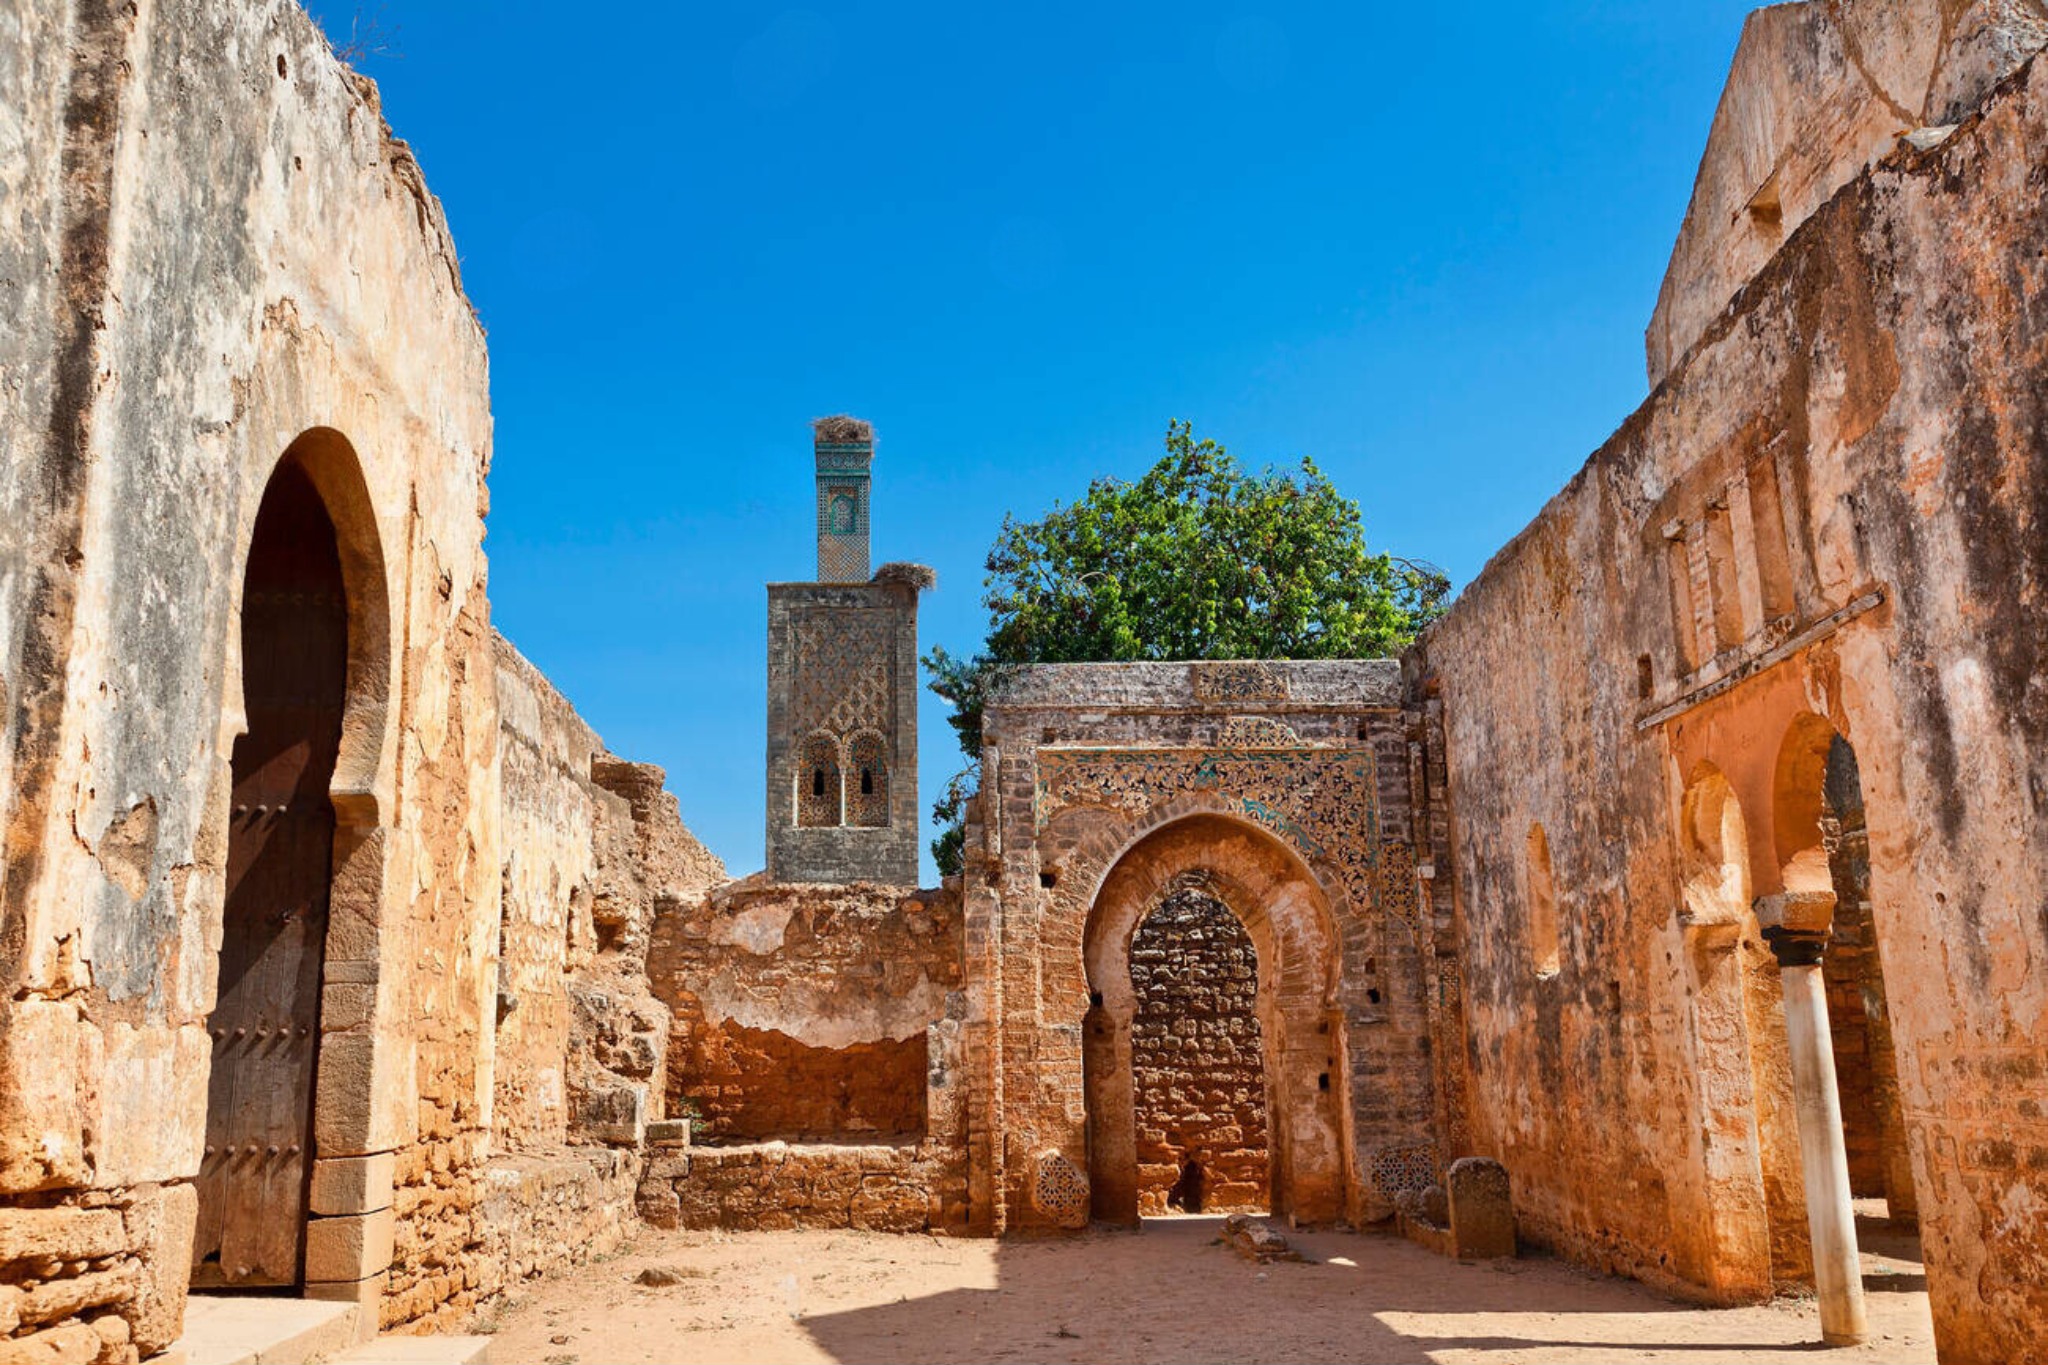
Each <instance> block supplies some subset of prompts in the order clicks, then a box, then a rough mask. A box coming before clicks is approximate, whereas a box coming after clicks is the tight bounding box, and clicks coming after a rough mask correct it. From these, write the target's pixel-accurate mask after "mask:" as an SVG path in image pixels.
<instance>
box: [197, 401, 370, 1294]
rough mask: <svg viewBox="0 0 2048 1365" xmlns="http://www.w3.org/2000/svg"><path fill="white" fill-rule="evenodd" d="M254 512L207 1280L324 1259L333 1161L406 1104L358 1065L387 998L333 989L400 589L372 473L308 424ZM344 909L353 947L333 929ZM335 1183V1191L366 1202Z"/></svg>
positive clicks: (237, 672)
mask: <svg viewBox="0 0 2048 1365" xmlns="http://www.w3.org/2000/svg"><path fill="white" fill-rule="evenodd" d="M245 525H246V526H247V528H248V532H247V536H246V539H245V540H244V541H243V544H244V546H245V547H246V552H245V555H244V557H243V561H242V571H241V575H240V598H239V603H238V606H239V610H238V613H237V617H238V621H239V628H238V630H237V631H236V635H235V637H234V640H233V643H232V645H231V647H230V650H229V666H228V668H227V670H226V679H225V693H224V696H223V699H222V704H223V707H224V710H225V712H226V715H225V720H224V725H223V735H224V741H225V740H226V739H227V738H228V737H232V751H231V754H230V757H229V762H228V765H227V767H228V772H227V774H226V777H227V781H226V783H225V784H224V786H223V787H220V788H216V795H215V797H214V798H213V800H214V801H215V802H216V803H218V804H217V806H216V809H217V810H219V818H218V824H219V826H220V827H222V828H224V829H225V830H226V832H227V837H226V866H225V869H224V873H225V876H224V896H223V909H222V942H221V950H220V954H219V958H218V976H217V980H216V990H215V1004H214V1008H213V1010H212V1012H211V1013H210V1015H209V1018H208V1028H209V1032H210V1035H211V1040H212V1044H213V1058H212V1064H211V1072H210V1078H209V1085H208V1104H207V1129H206V1142H205V1145H204V1147H203V1150H202V1157H201V1165H200V1170H199V1172H198V1178H197V1181H196V1185H197V1189H198V1194H199V1213H198V1220H197V1225H196V1228H195V1232H194V1243H193V1251H192V1263H193V1275H192V1283H193V1284H194V1285H195V1286H202V1287H205V1286H210V1287H246V1288H273V1287H290V1286H295V1285H299V1284H301V1283H303V1282H304V1281H305V1279H306V1246H307V1241H308V1235H309V1234H308V1227H309V1223H310V1222H311V1221H312V1220H311V1217H310V1215H311V1212H312V1210H311V1199H310V1188H309V1187H310V1184H311V1181H312V1176H313V1172H314V1169H315V1165H316V1163H317V1162H318V1161H321V1160H327V1159H332V1158H336V1157H347V1156H354V1155H357V1154H361V1153H366V1152H369V1151H373V1150H378V1147H377V1145H376V1144H377V1141H378V1139H377V1136H376V1130H377V1129H378V1127H379V1124H378V1119H377V1115H378V1114H380V1113H384V1112H387V1111H388V1109H389V1102H388V1101H384V1100H383V1097H380V1095H379V1094H378V1093H377V1086H376V1076H375V1068H374V1067H372V1066H365V1065H354V1064H351V1063H352V1062H354V1061H355V1060H356V1059H357V1058H358V1057H360V1058H362V1059H363V1060H368V1059H369V1058H370V1057H372V1056H373V1055H374V1049H375V1046H376V1038H375V1036H374V1034H373V1032H372V1030H374V1028H375V1027H376V1018H377V1014H376V1011H375V1010H374V1009H372V1010H368V1011H361V1010H360V1009H359V1010H358V1012H359V1013H363V1014H365V1015H367V1018H364V1019H360V1020H355V1021H351V1022H350V1023H348V1024H345V1025H336V1024H333V1023H332V1022H331V1021H325V1020H323V1018H322V1005H323V1003H324V997H325V995H326V994H327V992H329V991H330V990H331V989H333V987H331V986H330V984H329V982H328V976H329V968H330V967H331V966H332V965H333V962H334V958H335V955H336V953H337V951H340V952H341V953H342V954H343V955H344V956H345V957H346V958H347V959H348V961H349V963H350V964H351V967H352V970H351V972H350V973H349V974H346V976H345V979H352V980H360V979H362V978H363V977H365V976H369V977H371V979H374V974H375V971H376V962H377V955H378V952H379V947H378V937H379V926H380V923H381V918H382V916H381V910H382V901H383V884H384V879H383V864H384V860H383V843H384V841H383V828H382V819H383V810H384V801H383V798H382V793H383V792H384V791H385V789H386V787H387V786H388V782H389V770H390V768H391V766H392V761H393V760H392V757H391V754H390V752H389V750H390V744H389V739H390V736H389V734H388V732H387V727H386V724H385V721H386V714H387V712H386V700H387V698H388V697H389V695H390V687H391V675H392V656H391V646H390V625H389V623H390V598H389V593H388V586H387V581H386V577H385V565H384V559H383V554H382V549H381V542H380V537H379V536H378V533H377V519H376V515H375V511H374V508H373V505H372V503H371V500H370V496H369V491H368V488H367V486H366V484H365V482H364V480H363V477H362V470H361V467H360V465H359V464H358V462H357V459H356V454H355V451H354V449H353V448H352V447H351V446H350V445H349V443H348V441H347V440H346V439H345V438H343V437H342V436H341V435H340V433H338V432H334V431H332V430H329V429H326V428H315V429H312V430H309V431H307V432H306V433H304V434H303V435H301V436H300V437H299V438H298V439H297V440H295V441H294V442H292V444H291V446H290V447H289V448H288V449H287V450H286V451H285V453H284V455H283V456H282V457H281V458H280V459H279V461H278V463H277V464H276V466H275V467H274V468H273V470H272V472H271V474H270V477H269V479H268V480H267V482H266V483H265V485H264V490H263V495H262V497H261V499H260V500H259V501H258V504H257V507H256V509H255V511H254V514H253V516H252V517H251V519H250V520H249V521H248V522H246V523H245ZM209 818H212V817H209ZM344 922H345V923H346V925H347V928H346V930H345V932H342V933H340V934H339V939H340V940H341V943H342V946H341V947H340V948H339V949H337V935H334V934H330V932H329V928H330V925H333V924H340V923H344ZM344 989H347V988H346V987H345V988H344ZM357 989H360V988H357ZM343 1052H349V1053H351V1054H352V1055H351V1056H348V1057H344V1056H342V1055H341V1054H342V1053H343ZM380 1101H381V1102H380ZM383 1145H384V1147H385V1148H388V1147H389V1146H390V1143H389V1141H388V1140H387V1141H385V1142H384V1144H383ZM376 1200H382V1201H383V1202H388V1192H385V1193H383V1194H381V1195H380V1194H379V1193H378V1192H377V1191H375V1190H365V1191H364V1193H363V1196H362V1199H361V1200H359V1201H358V1202H359V1203H361V1204H362V1209H361V1210H360V1211H361V1212H368V1211H370V1210H371V1209H373V1208H376V1207H381V1206H382V1205H381V1203H375V1202H370V1201H376ZM330 1202H331V1204H332V1205H333V1206H332V1207H326V1208H323V1209H322V1210H321V1212H323V1213H332V1214H344V1213H353V1212H357V1210H356V1209H354V1208H353V1207H346V1205H348V1201H347V1200H345V1199H340V1200H332V1201H330ZM372 1255H373V1251H372V1246H371V1244H369V1243H367V1242H365V1243H364V1245H363V1247H362V1256H361V1257H359V1259H361V1260H363V1261H364V1262H365V1263H364V1264H362V1265H361V1266H359V1267H355V1268H353V1273H352V1274H345V1275H344V1276H343V1277H342V1278H346V1279H349V1280H352V1281H353V1280H362V1279H365V1278H367V1277H369V1276H371V1275H374V1274H376V1273H378V1272H379V1271H381V1270H382V1269H383V1266H382V1265H372V1264H368V1263H367V1261H368V1260H369V1259H370V1258H371V1257H372Z"/></svg>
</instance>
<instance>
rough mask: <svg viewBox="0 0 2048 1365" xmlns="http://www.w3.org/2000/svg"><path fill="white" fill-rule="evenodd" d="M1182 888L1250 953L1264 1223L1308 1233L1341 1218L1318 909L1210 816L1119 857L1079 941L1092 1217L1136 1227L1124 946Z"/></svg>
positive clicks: (1332, 1030)
mask: <svg viewBox="0 0 2048 1365" xmlns="http://www.w3.org/2000/svg"><path fill="white" fill-rule="evenodd" d="M1193 887H1199V888H1200V889H1201V890H1202V891H1203V892H1204V894H1206V895H1207V896H1209V897H1211V898H1213V899H1214V900H1216V901H1219V902H1221V903H1222V905H1223V906H1225V907H1227V909H1228V911H1229V912H1231V913H1232V914H1233V915H1234V917H1235V918H1236V919H1237V921H1238V922H1239V923H1240V924H1241V926H1242V930H1243V932H1244V934H1245V936H1246V937H1248V938H1249V939H1250V941H1251V944H1252V946H1253V949H1254V954H1255V966H1254V972H1255V977H1256V991H1255V999H1256V1007H1255V1016H1256V1019H1257V1023H1258V1028H1259V1043H1260V1048H1261V1055H1262V1058H1263V1061H1264V1068H1263V1070H1264V1088H1265V1096H1264V1098H1265V1105H1264V1108H1265V1114H1266V1120H1267V1148H1268V1150H1267V1169H1268V1171H1269V1181H1268V1188H1269V1189H1270V1193H1271V1199H1270V1203H1271V1207H1272V1212H1273V1213H1275V1214H1276V1215H1281V1216H1289V1215H1291V1216H1292V1217H1294V1218H1296V1219H1298V1220H1299V1221H1302V1222H1305V1223H1320V1222H1329V1221H1333V1220H1335V1219H1337V1218H1340V1217H1342V1216H1344V1213H1345V1210H1346V1203H1347V1196H1348V1192H1349V1181H1350V1174H1349V1169H1348V1163H1347V1162H1346V1160H1345V1153H1346V1152H1347V1151H1348V1150H1349V1143H1348V1131H1347V1130H1348V1122H1349V1116H1350V1112H1351V1111H1350V1101H1349V1093H1350V1085H1349V1076H1348V1068H1347V1066H1346V1059H1345V1056H1344V1043H1343V1030H1342V1028H1341V1027H1340V1026H1339V1025H1338V1020H1339V1019H1340V1018H1341V1015H1340V1012H1339V1010H1338V1008H1337V1003H1336V988H1337V980H1338V961H1339V959H1338V954H1337V943H1336V935H1335V932H1334V928H1333V925H1332V920H1331V916H1330V911H1329V898H1328V896H1327V895H1326V894H1325V893H1324V891H1323V889H1322V887H1321V886H1320V884H1319V883H1318V882H1317V881H1316V879H1315V877H1314V876H1313V875H1312V874H1311V873H1310V872H1309V870H1308V868H1307V867H1306V866H1304V865H1303V863H1302V862H1301V861H1300V859H1299V858H1298V857H1297V856H1296V855H1295V854H1294V853H1293V852H1292V851H1291V850H1289V849H1288V848H1287V847H1286V846H1285V845H1284V844H1282V843H1281V842H1280V841H1279V840H1277V839H1276V838H1274V837H1273V835H1271V834H1270V833H1269V832H1267V831H1266V830H1264V829H1262V828H1259V827H1257V826H1254V825H1250V824H1247V823H1245V822H1242V821H1239V820H1236V819H1233V818H1231V817H1227V816H1221V815H1207V814H1204V815H1193V816H1188V817H1186V818H1183V819H1180V820H1176V821H1173V822H1171V823H1168V824H1166V825H1163V826H1161V827H1159V828H1157V829H1154V830H1152V831H1151V832H1149V833H1147V834H1145V835H1144V836H1143V837H1141V838H1139V839H1138V840H1137V841H1136V842H1135V843H1134V844H1133V845H1131V846H1130V847H1129V848H1128V849H1126V850H1125V851H1124V852H1123V854H1122V855H1121V856H1120V857H1119V858H1118V859H1117V860H1116V861H1115V863H1114V864H1113V865H1112V866H1111V868H1110V870H1109V872H1108V873H1107V874H1106V875H1105V876H1104V877H1103V879H1102V882H1101V885H1100V888H1099V889H1098V891H1097V892H1096V895H1095V897H1094V900H1093V903H1092V905H1091V907H1090V910H1089V913H1088V918H1087V923H1086V926H1085V928H1084V930H1083V938H1082V953H1083V959H1084V961H1083V965H1084V970H1085V973H1086V979H1087V985H1088V992H1089V1007H1088V1010H1087V1014H1086V1017H1085V1018H1084V1019H1083V1021H1082V1084H1083V1090H1084V1094H1085V1098H1086V1104H1087V1120H1088V1130H1087V1131H1088V1165H1089V1186H1090V1192H1091V1204H1092V1211H1093V1214H1094V1216H1095V1217H1096V1218H1098V1219H1102V1220H1104V1221H1109V1222H1118V1223H1135V1222H1136V1221H1137V1219H1138V1216H1139V1213H1140V1209H1141V1188H1142V1186H1141V1179H1140V1171H1139V1165H1140V1161H1139V1144H1138V1137H1139V1135H1138V1131H1137V1121H1136V1115H1137V1108H1136V1103H1137V1094H1136V1090H1137V1086H1136V1080H1135V1057H1134V1025H1135V1023H1136V1020H1137V1014H1138V1004H1139V1002H1138V997H1137V992H1136V991H1135V989H1134V987H1133V979H1132V953H1133V942H1134V940H1135V939H1136V938H1137V935H1138V932H1139V929H1140V927H1141V925H1143V924H1144V923H1145V922H1146V920H1147V919H1148V918H1149V917H1150V916H1151V915H1152V914H1153V912H1154V911H1155V910H1157V909H1158V908H1159V907H1160V905H1161V904H1162V903H1163V902H1164V901H1166V900H1167V899H1168V898H1169V897H1170V896H1172V895H1174V894H1176V893H1179V892H1182V891H1186V890H1188V889H1190V888H1193ZM1175 1174H1176V1176H1178V1175H1179V1174H1180V1172H1178V1171H1177V1172H1175Z"/></svg>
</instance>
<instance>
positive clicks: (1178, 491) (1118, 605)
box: [924, 421, 1450, 871]
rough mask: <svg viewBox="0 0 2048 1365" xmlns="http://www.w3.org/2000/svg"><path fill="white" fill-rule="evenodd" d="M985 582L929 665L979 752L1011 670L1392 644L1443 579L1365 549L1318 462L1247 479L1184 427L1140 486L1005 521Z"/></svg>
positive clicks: (949, 865) (1116, 483)
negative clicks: (971, 644) (980, 616)
mask: <svg viewBox="0 0 2048 1365" xmlns="http://www.w3.org/2000/svg"><path fill="white" fill-rule="evenodd" d="M985 586H986V588H987V593H986V595H985V596H984V598H983V601H984V603H985V605H986V606H987V607H988V611H989V631H988V639H987V642H986V644H985V645H984V646H983V648H982V650H981V651H980V652H978V653H976V654H975V655H973V656H972V657H967V658H963V657H960V656H958V655H955V654H952V653H950V652H948V651H947V650H946V649H944V648H943V647H938V648H934V649H932V650H931V652H930V653H928V654H927V655H926V656H925V660H924V663H925V667H926V668H927V669H928V670H929V671H930V673H931V688H932V690H933V691H934V692H936V693H938V694H939V695H940V696H941V697H944V698H945V699H946V700H948V701H950V702H952V703H953V707H954V710H953V715H952V717H951V723H952V725H953V728H954V731H955V733H956V734H957V735H958V737H959V740H960V747H961V751H962V752H963V753H965V754H966V755H967V758H968V759H969V761H970V763H972V762H975V761H978V760H979V758H980V754H981V716H982V710H983V708H984V707H985V706H986V704H987V702H988V700H989V697H990V695H991V693H992V692H993V691H995V690H996V689H997V688H999V687H1000V685H1001V681H1002V677H1003V674H1004V672H1005V670H1007V669H1010V668H1014V667H1016V666H1018V665H1021V664H1032V663H1076V662H1087V661H1104V660H1132V659H1338V658H1371V657H1376V656H1382V655H1387V654H1393V653H1398V652H1399V651H1400V650H1402V649H1404V648H1405V647H1407V645H1408V644H1409V643H1410V642H1411V641H1413V640H1414V639H1415V637H1416V635H1417V634H1418V633H1419V632H1420V631H1421V629H1422V628H1423V627H1424V626H1426V625H1427V624H1429V622H1430V621H1432V620H1434V619H1435V618H1436V617H1437V616H1438V615H1439V614H1440V613H1441V612H1442V610H1443V606H1444V600H1445V598H1446V596H1447V595H1448V592H1449V587H1450V584H1449V580H1448V579H1447V578H1446V577H1445V576H1444V574H1443V573H1442V571H1440V570H1438V569H1436V568H1434V567H1433V566H1431V565H1429V564H1426V563H1422V562H1420V561H1415V560H1406V559H1399V558H1396V557H1394V556H1392V555H1388V554H1374V553H1372V552H1371V551H1370V550H1368V549H1367V547H1366V541H1365V530H1364V526H1363V524H1362V523H1361V521H1360V519H1359V513H1358V504H1357V503H1355V502H1353V501H1352V500H1351V499H1349V498H1347V497H1345V496H1343V494H1341V493H1339V492H1338V491H1337V488H1336V485H1334V484H1333V483H1331V482H1330V480H1329V478H1328V477H1327V476H1326V475H1325V474H1324V473H1323V472H1322V471H1321V470H1320V469H1318V468H1316V465H1315V463H1314V461H1312V460H1308V459H1304V460H1303V461H1302V462H1301V467H1300V469H1299V470H1298V471H1295V472H1291V473H1279V472H1275V471H1272V470H1267V471H1265V472H1263V473H1258V474H1253V473H1248V472H1246V471H1245V470H1244V469H1243V468H1242V467H1241V466H1240V465H1239V464H1238V462H1237V461H1236V460H1235V459H1233V458H1232V457H1231V456H1230V454H1229V453H1228V452H1227V451H1226V450H1224V448H1223V447H1222V446H1220V445H1218V444H1217V443H1216V442H1214V441H1211V440H1197V439H1196V437H1195V434H1194V429H1193V426H1192V424H1190V423H1188V422H1184V421H1177V422H1171V423H1169V424H1168V425H1167V429H1166V455H1165V457H1164V458H1163V459H1161V460H1160V461H1159V462H1158V463H1157V464H1155V465H1154V466H1152V468H1151V469H1150V470H1148V471H1147V472H1146V473H1145V474H1144V476H1143V477H1141V478H1139V479H1138V480H1136V481H1135V482H1125V481H1123V480H1120V479H1111V478H1101V479H1097V480H1095V482H1094V483H1092V484H1091V485H1089V488H1088V492H1087V494H1086V495H1085V496H1084V497H1082V498H1081V500H1080V501H1078V502H1076V503H1074V504H1073V505H1072V506H1066V507H1063V506H1059V505H1057V504H1055V505H1054V507H1053V509H1052V511H1051V512H1049V513H1047V514H1046V516H1045V517H1043V518H1042V519H1040V520H1038V521H1030V522H1020V521H1017V520H1016V519H1015V518H1014V517H1006V518H1004V520H1003V529H1002V533H1001V535H1000V536H998V537H997V539H996V543H995V546H994V548H992V549H991V550H990V551H989V556H988V577H987V579H986V580H985ZM970 786H971V776H970V777H969V779H968V780H967V781H963V780H962V779H959V778H956V779H955V780H954V781H953V782H952V783H950V784H948V788H947V791H946V792H945V794H943V795H942V796H941V797H940V798H939V800H938V802H937V803H936V804H935V805H934V807H933V811H932V813H933V816H934V817H935V818H936V819H938V820H940V821H941V822H942V823H946V824H949V825H950V826H953V828H951V829H950V830H949V832H948V833H947V834H943V835H941V836H940V838H939V839H938V840H937V841H935V842H934V843H933V846H932V851H933V854H934V856H935V857H937V858H938V860H939V864H940V867H941V870H944V871H952V870H955V869H956V868H957V866H958V861H959V851H958V846H959V831H958V829H957V825H958V821H959V816H960V811H961V808H962V806H963V805H964V801H965V796H966V793H967V792H968V790H969V789H970Z"/></svg>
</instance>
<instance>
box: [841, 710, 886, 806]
mask: <svg viewBox="0 0 2048 1365" xmlns="http://www.w3.org/2000/svg"><path fill="white" fill-rule="evenodd" d="M848 760H849V762H850V763H851V764H852V766H853V771H854V772H855V773H857V774H858V775H859V780H858V781H857V782H856V783H855V784H854V790H853V792H852V795H851V799H850V800H849V801H848V803H847V807H848V808H847V812H846V823H847V824H849V825H854V826H858V827H860V828H863V829H879V828H881V827H882V826H884V825H887V824H888V823H889V761H888V758H887V756H886V754H885V753H884V752H883V748H882V737H881V736H880V735H877V734H873V733H866V734H860V735H856V736H854V739H853V745H852V751H851V752H850V753H849V754H848Z"/></svg>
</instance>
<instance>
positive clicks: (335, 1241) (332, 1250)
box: [306, 1208, 394, 1284]
mask: <svg viewBox="0 0 2048 1365" xmlns="http://www.w3.org/2000/svg"><path fill="white" fill-rule="evenodd" d="M393 1232H394V1219H393V1218H392V1214H391V1210H390V1209H388V1208H387V1209H379V1210H377V1211H376V1212H375V1213H354V1214H343V1215H340V1216H337V1217H332V1218H313V1219H310V1220H308V1222H307V1223H306V1280H307V1282H308V1283H309V1284H310V1283H312V1282H313V1281H316V1280H317V1281H322V1282H327V1283H334V1282H352V1281H357V1280H364V1279H369V1278H371V1277H373V1276H376V1275H379V1274H381V1273H382V1272H384V1271H385V1270H388V1269H389V1268H390V1266H391V1251H392V1237H393Z"/></svg>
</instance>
